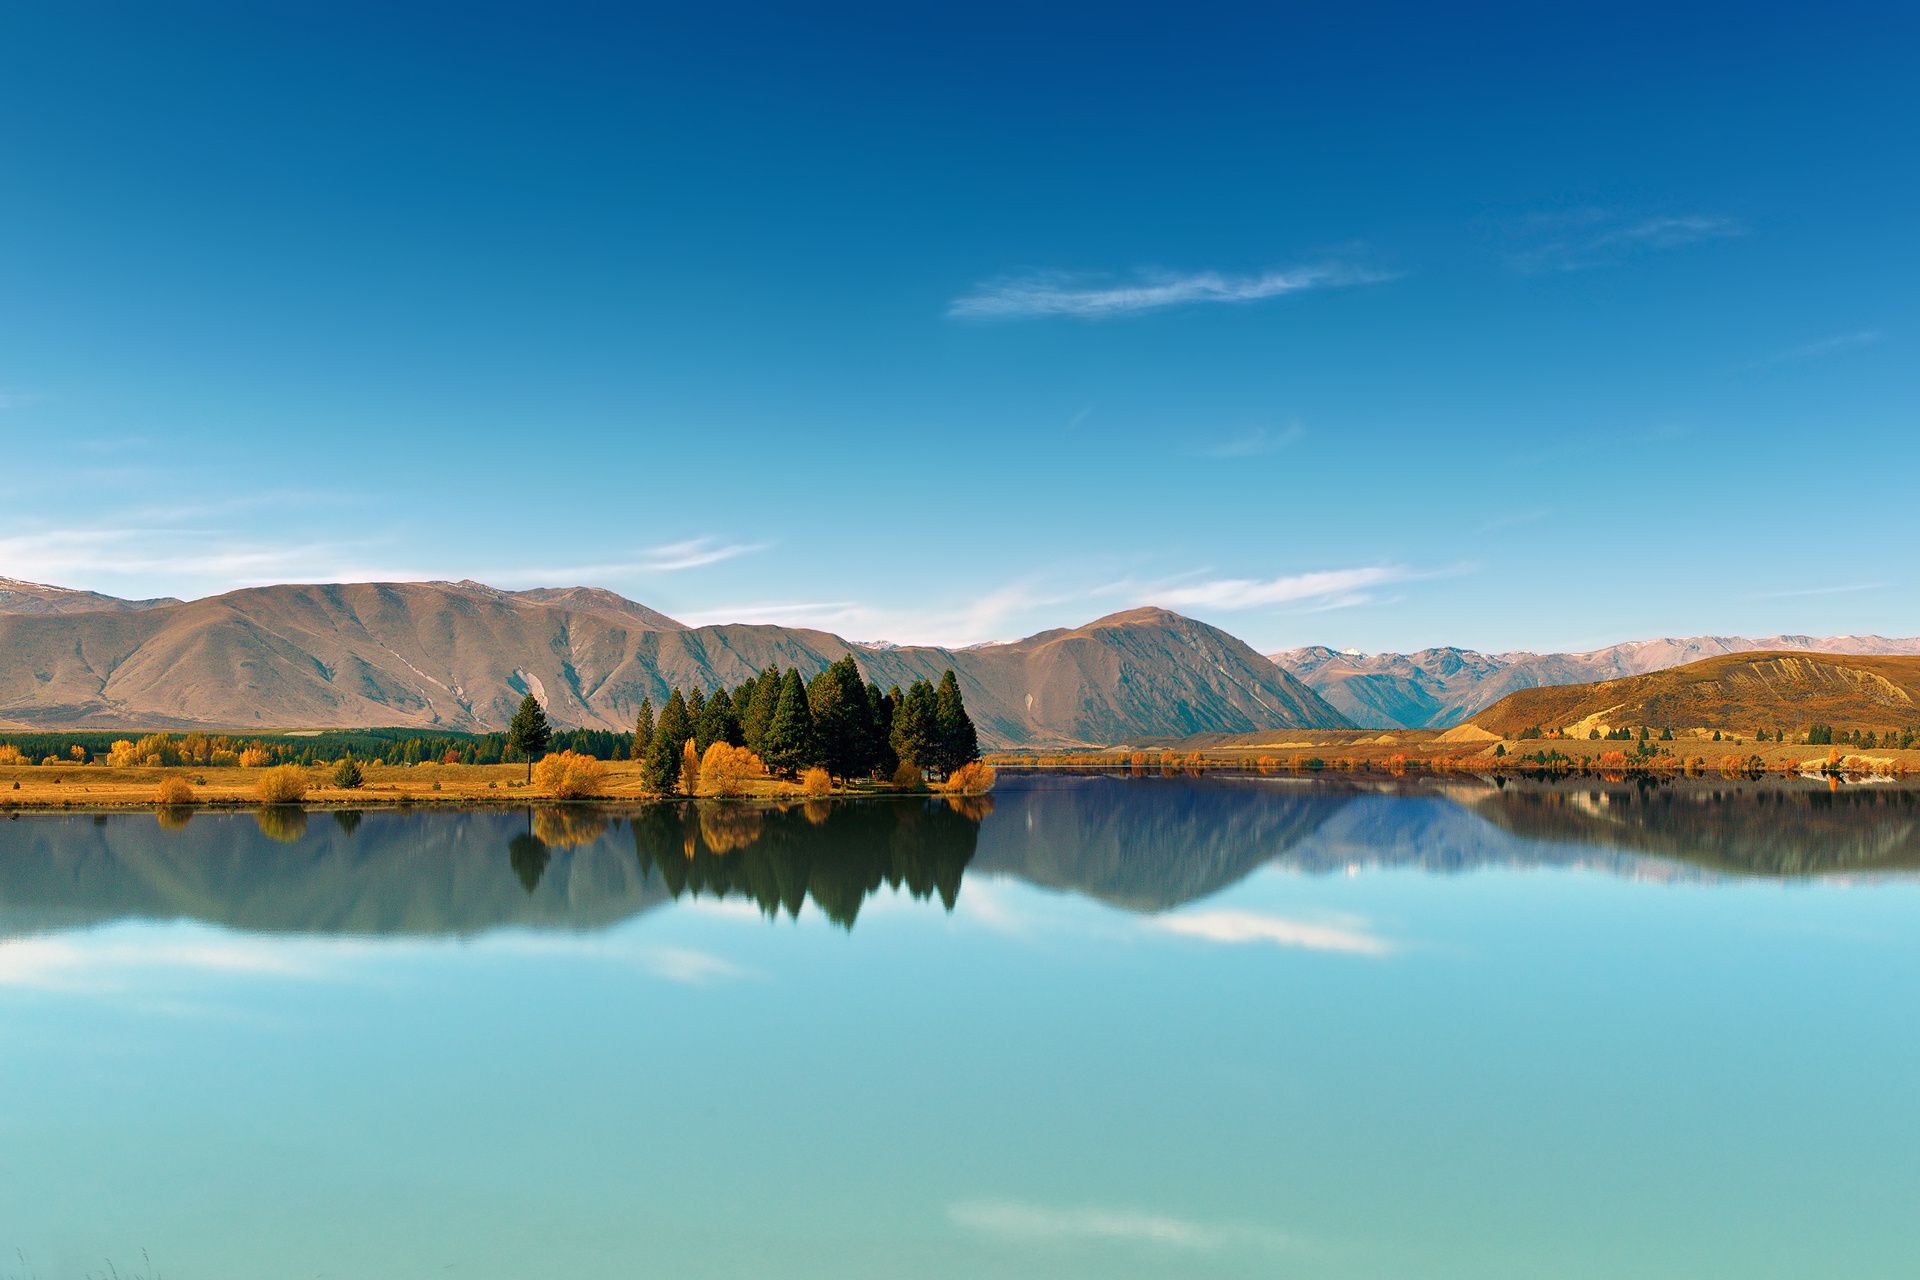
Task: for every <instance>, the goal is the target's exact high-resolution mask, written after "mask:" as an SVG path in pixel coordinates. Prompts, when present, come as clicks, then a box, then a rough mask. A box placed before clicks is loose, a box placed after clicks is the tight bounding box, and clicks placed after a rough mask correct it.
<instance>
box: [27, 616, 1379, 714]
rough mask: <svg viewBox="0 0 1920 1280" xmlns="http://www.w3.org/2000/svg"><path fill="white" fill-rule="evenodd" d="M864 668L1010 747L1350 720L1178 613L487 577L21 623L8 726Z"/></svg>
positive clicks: (468, 708)
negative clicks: (681, 609) (969, 613)
mask: <svg viewBox="0 0 1920 1280" xmlns="http://www.w3.org/2000/svg"><path fill="white" fill-rule="evenodd" d="M103 599H106V598H105V597H103ZM847 654H852V655H853V657H854V658H855V660H856V661H857V662H858V663H859V665H860V667H861V670H862V671H863V673H864V674H865V675H866V677H867V678H868V679H870V680H873V681H876V682H878V683H879V684H881V685H882V686H883V687H884V686H887V685H891V684H896V683H898V684H901V685H905V684H907V683H909V682H910V681H912V680H914V679H917V678H927V679H935V680H937V679H938V678H939V676H940V673H941V672H942V671H944V670H945V669H946V668H948V667H952V668H954V670H955V672H956V673H957V674H958V676H959V678H960V684H961V689H962V692H963V693H964V694H965V697H966V699H967V705H968V708H969V710H970V711H971V712H972V713H973V717H974V720H975V722H976V723H977V724H978V725H979V728H980V733H981V739H982V741H983V743H985V744H989V745H993V746H1047V747H1061V746H1078V745H1087V744H1097V745H1107V744H1113V743H1124V742H1129V741H1135V740H1138V739H1142V738H1172V737H1182V736H1186V735H1188V734H1193V733H1204V732H1253V731H1258V730H1262V729H1276V728H1311V727H1328V728H1338V727H1343V726H1345V725H1346V721H1345V720H1344V719H1343V718H1342V717H1341V716H1340V715H1339V713H1337V712H1335V711H1334V710H1333V709H1332V708H1331V707H1329V706H1328V705H1327V704H1326V703H1325V702H1324V701H1323V700H1321V698H1320V697H1319V696H1318V695H1316V694H1315V693H1314V692H1313V691H1312V690H1311V689H1308V688H1307V687H1306V686H1305V685H1303V684H1301V683H1300V682H1299V681H1297V680H1295V679H1294V678H1293V677H1292V676H1289V675H1288V674H1286V673H1285V672H1283V671H1281V670H1280V669H1279V668H1277V667H1275V666H1274V665H1273V664H1272V663H1270V662H1268V661H1266V660H1265V659H1264V658H1262V657H1261V656H1260V655H1259V654H1257V653H1255V652H1254V651H1253V650H1252V649H1250V648H1248V647H1247V646H1246V645H1245V644H1243V643H1241V642H1240V641H1239V640H1236V639H1234V638H1233V637H1232V636H1230V635H1228V634H1226V633H1225V632H1223V631H1220V630H1219V629H1217V628H1214V627H1210V626H1207V625H1206V624H1204V623H1200V622H1196V621H1194V620H1193V619H1191V618H1186V617H1182V616H1181V615H1179V614H1175V613H1169V612H1166V611H1165V610H1159V609H1136V610H1132V611H1129V612H1126V613H1119V614H1114V615H1112V616H1111V617H1107V618H1102V619H1099V620H1097V621H1095V622H1091V623H1088V624H1087V625H1085V626H1082V627H1075V628H1071V629H1063V630H1055V631H1046V632H1042V633H1040V634H1039V635H1035V636H1030V637H1028V638H1027V639H1025V640H1021V641H1017V642H1015V643H1012V644H994V645H981V646H976V647H972V648H967V649H957V650H950V649H942V648H932V647H925V646H864V645H856V644H853V643H851V642H849V641H847V640H844V639H842V638H841V637H839V636H836V635H832V634H830V633H828V632H824V631H813V630H808V629H804V628H794V627H776V626H763V625H726V626H710V627H688V626H686V625H684V624H682V623H680V622H676V621H675V620H673V619H672V618H669V617H666V616H665V615H664V614H660V613H657V612H655V611H654V610H651V609H648V608H646V607H645V606H643V605H639V604H636V603H634V602H633V601H630V600H626V599H624V598H623V597H621V596H618V595H615V594H613V593H612V592H607V591H600V590H597V589H592V588H584V587H572V588H555V589H551V590H538V591H519V592H511V591H501V590H497V589H495V588H493V587H489V586H485V585H484V584H481V583H475V582H389V583H335V584H318V585H282V586H269V587H254V588H248V589H245V590H240V591H232V592H228V593H226V594H224V595H218V596H210V597H208V598H206V599H203V600H194V601H188V602H178V601H174V602H156V603H152V604H150V605H147V606H146V607H139V608H131V607H129V608H121V607H117V606H114V605H112V604H108V605H104V606H102V607H99V608H93V609H87V610H75V611H69V612H58V613H55V612H45V611H39V612H34V613H0V655H4V656H3V657H0V723H14V724H19V725H23V726H29V727H46V728H55V727H58V728H94V727H97V728H155V729H157V728H192V727H207V728H224V729H285V728H327V727H348V726H373V725H391V726H417V727H421V728H438V729H462V730H486V729H498V728H501V727H502V726H504V725H505V724H506V722H507V720H508V719H509V718H510V717H511V715H512V713H513V709H514V707H515V706H516V705H517V704H518V703H519V701H520V699H521V698H522V697H523V696H524V695H525V694H526V693H529V692H531V693H533V694H535V695H536V696H538V697H539V698H540V700H541V701H542V702H543V703H544V704H545V705H546V707H547V711H548V714H549V715H550V716H551V717H552V718H553V719H554V721H555V722H556V723H558V724H561V725H564V726H569V727H573V726H587V727H595V728H607V729H625V728H628V727H630V726H631V725H632V723H633V720H634V717H635V714H636V713H637V711H638V708H639V706H640V702H641V699H643V698H646V697H651V698H653V699H654V701H655V705H659V703H660V702H661V701H662V700H663V699H664V697H665V695H666V692H667V689H668V687H669V686H670V685H680V686H683V687H688V686H694V685H699V686H702V687H706V688H711V687H714V686H715V685H719V684H728V685H733V684H738V683H739V682H741V681H742V680H744V679H746V677H747V676H748V675H750V674H752V673H754V672H756V671H759V670H761V669H763V668H765V667H766V666H767V665H768V664H769V663H776V662H777V663H779V664H780V665H781V666H783V667H798V668H799V669H800V670H801V671H802V672H803V673H807V674H811V673H812V672H814V671H817V670H819V669H821V668H823V667H825V666H826V665H827V664H829V663H831V662H833V661H834V660H835V659H837V658H839V657H842V656H843V655H847Z"/></svg>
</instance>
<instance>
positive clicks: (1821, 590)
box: [1751, 582, 1887, 600]
mask: <svg viewBox="0 0 1920 1280" xmlns="http://www.w3.org/2000/svg"><path fill="white" fill-rule="evenodd" d="M1886 585H1887V584H1886V583H1884V582H1847V583H1842V584H1840V585H1838V586H1831V587H1793V588H1789V589H1787V590H1784V591H1758V592H1755V593H1754V594H1753V596H1752V597H1751V598H1752V599H1755V600H1797V599H1800V598H1801V597H1803V596H1847V595H1854V594H1855V593H1857V592H1861V591H1879V590H1881V589H1883V588H1884V587H1886Z"/></svg>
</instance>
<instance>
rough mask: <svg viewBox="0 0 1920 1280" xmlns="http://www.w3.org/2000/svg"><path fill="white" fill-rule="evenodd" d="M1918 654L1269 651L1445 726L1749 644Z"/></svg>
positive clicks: (1711, 645)
mask: <svg viewBox="0 0 1920 1280" xmlns="http://www.w3.org/2000/svg"><path fill="white" fill-rule="evenodd" d="M1763 651H1769V652H1803V653H1827V654H1861V655H1867V656H1873V655H1884V656H1897V655H1911V654H1920V637H1910V638H1899V637H1888V636H1879V635H1866V636H1857V635H1842V636H1809V635H1776V636H1766V637H1761V638H1751V637H1746V636H1716V635H1700V636H1680V637H1674V636H1665V637H1656V638H1654V639H1649V640H1628V641H1623V642H1621V643H1619V644H1613V645H1607V646H1604V647H1602V648H1599V649H1589V650H1585V651H1580V652H1569V653H1536V652H1533V651H1531V650H1524V649H1521V650H1511V651H1508V652H1505V653H1486V652H1483V651H1481V650H1477V649H1465V648H1457V647H1451V646H1442V647H1435V648H1430V649H1419V650H1415V651H1413V652H1411V653H1377V654H1366V653H1354V652H1351V651H1343V650H1337V649H1331V648H1328V647H1327V646H1325V645H1307V646H1303V647H1301V648H1297V649H1286V650H1282V651H1280V652H1277V653H1272V654H1269V655H1267V656H1268V657H1269V658H1270V659H1271V660H1272V661H1273V662H1274V663H1275V664H1276V665H1278V666H1279V667H1280V668H1281V669H1282V670H1285V671H1287V672H1288V673H1289V674H1291V675H1293V676H1295V677H1297V678H1298V679H1300V680H1301V681H1302V682H1303V683H1305V684H1307V685H1308V686H1309V687H1311V688H1312V689H1314V690H1315V692H1317V693H1319V694H1320V696H1321V697H1322V698H1324V699H1325V700H1326V701H1327V702H1328V703H1329V704H1331V705H1332V706H1333V707H1334V708H1335V709H1336V710H1337V711H1339V712H1340V713H1341V714H1342V715H1344V716H1346V717H1347V718H1348V719H1349V720H1352V721H1354V722H1355V723H1356V724H1361V725H1365V726H1367V727H1370V728H1402V729H1446V728H1451V727H1453V726H1454V725H1458V724H1461V723H1463V722H1465V721H1467V720H1470V719H1472V718H1473V717H1474V716H1475V715H1477V714H1478V713H1479V712H1481V711H1484V710H1486V709H1487V708H1488V707H1491V706H1492V705H1494V704H1495V703H1497V702H1498V701H1500V699H1502V698H1504V697H1506V696H1508V695H1509V694H1512V693H1515V692H1518V691H1519V690H1522V689H1534V688H1544V687H1556V686H1562V685H1572V684H1589V683H1593V682H1595V681H1599V680H1616V679H1624V678H1627V677H1631V676H1638V675H1647V674H1650V673H1652V672H1656V671H1666V670H1671V669H1673V668H1675V667H1680V666H1684V665H1686V664H1687V663H1690V662H1697V661H1700V660H1702V659H1704V658H1711V657H1717V656H1722V655H1727V654H1738V653H1757V652H1763Z"/></svg>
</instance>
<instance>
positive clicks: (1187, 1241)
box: [947, 1199, 1290, 1253]
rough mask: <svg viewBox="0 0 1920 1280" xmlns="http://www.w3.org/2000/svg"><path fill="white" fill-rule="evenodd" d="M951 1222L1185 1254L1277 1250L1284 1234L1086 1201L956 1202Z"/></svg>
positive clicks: (1023, 1237) (1013, 1234)
mask: <svg viewBox="0 0 1920 1280" xmlns="http://www.w3.org/2000/svg"><path fill="white" fill-rule="evenodd" d="M947 1218H948V1220H949V1221H951V1222H952V1223H953V1224H954V1225H955V1226H957V1227H959V1228H961V1229H962V1230H965V1231H970V1232H973V1233H975V1234H978V1235H984V1236H989V1237H992V1238H994V1239H996V1240H1001V1241H1005V1242H1008V1243H1013V1244H1053V1245H1072V1244H1108V1245H1138V1246H1147V1247H1151V1248H1155V1249H1164V1250H1169V1251H1175V1252H1187V1253H1218V1252H1221V1251H1223V1250H1228V1249H1256V1250H1261V1251H1267V1252H1272V1251H1277V1250H1281V1249H1285V1248H1287V1247H1288V1246H1289V1243H1290V1242H1289V1240H1288V1238H1287V1237H1286V1236H1285V1235H1283V1234H1281V1233H1280V1232H1277V1231H1273V1230H1270V1229H1268V1228H1265V1227H1259V1226H1253V1225H1250V1224H1246V1223H1237V1222H1204V1221H1199V1220H1196V1219H1193V1218H1179V1217H1174V1216H1173V1215H1171V1214H1165V1213H1155V1212H1153V1211H1151V1210H1147V1209H1132V1208H1104V1207H1100V1206H1095V1205H1087V1206H1080V1207H1070V1208H1057V1207H1054V1206H1050V1205H1043V1204H1032V1203H1029V1202H1026V1201H1021V1200H999V1199H989V1200H961V1201H956V1202H955V1203H953V1204H950V1205H948V1206H947Z"/></svg>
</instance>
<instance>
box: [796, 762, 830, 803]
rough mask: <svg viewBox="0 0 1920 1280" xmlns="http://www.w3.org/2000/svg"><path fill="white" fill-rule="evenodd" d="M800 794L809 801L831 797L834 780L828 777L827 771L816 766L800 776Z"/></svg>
mask: <svg viewBox="0 0 1920 1280" xmlns="http://www.w3.org/2000/svg"><path fill="white" fill-rule="evenodd" d="M800 794H801V795H803V796H806V797H808V798H809V799H818V798H819V797H821V796H830V795H832V794H833V779H832V778H830V777H828V776H827V771H826V770H825V769H822V768H821V767H820V766H819V765H815V766H814V767H813V768H811V769H809V770H807V771H806V772H805V773H803V774H801V775H800Z"/></svg>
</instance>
